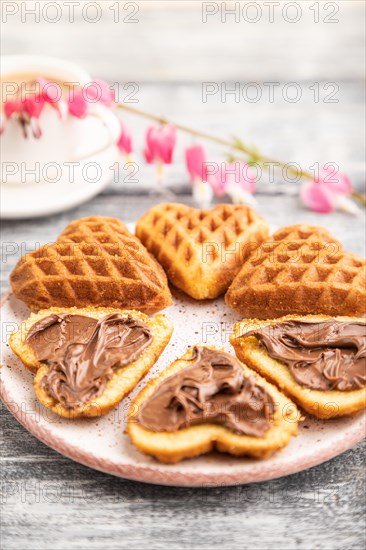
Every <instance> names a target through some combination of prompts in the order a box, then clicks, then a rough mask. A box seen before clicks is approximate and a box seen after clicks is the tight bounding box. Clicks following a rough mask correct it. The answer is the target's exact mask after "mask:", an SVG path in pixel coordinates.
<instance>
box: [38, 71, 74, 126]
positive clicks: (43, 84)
mask: <svg viewBox="0 0 366 550" xmlns="http://www.w3.org/2000/svg"><path fill="white" fill-rule="evenodd" d="M37 84H38V85H39V88H40V95H41V96H42V97H43V99H44V101H45V103H47V104H48V105H51V107H52V108H53V109H55V110H56V111H57V113H58V115H59V117H60V118H63V117H64V115H65V111H67V106H66V103H65V101H64V99H63V97H62V91H61V88H60V85H59V84H57V83H56V82H51V81H50V80H46V79H44V78H42V77H41V76H40V77H38V78H37Z"/></svg>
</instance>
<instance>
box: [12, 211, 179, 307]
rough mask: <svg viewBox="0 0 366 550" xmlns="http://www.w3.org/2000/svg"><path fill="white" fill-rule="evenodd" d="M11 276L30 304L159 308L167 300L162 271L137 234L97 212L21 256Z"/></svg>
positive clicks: (21, 294) (16, 288) (17, 288)
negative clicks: (52, 240)
mask: <svg viewBox="0 0 366 550" xmlns="http://www.w3.org/2000/svg"><path fill="white" fill-rule="evenodd" d="M11 281H12V286H13V290H14V293H15V295H16V296H17V297H19V298H20V299H22V300H24V301H25V302H26V303H27V304H28V305H29V306H30V307H31V308H32V309H40V308H43V307H52V306H59V307H61V306H69V307H70V306H74V305H76V306H78V307H82V306H88V305H95V306H100V307H102V306H103V307H107V306H110V307H112V306H114V307H126V308H133V307H136V308H138V309H140V310H141V311H148V310H149V309H152V310H156V311H158V310H159V309H161V307H165V306H166V305H168V304H169V302H170V299H168V298H167V297H168V296H170V295H169V290H168V287H167V282H166V277H165V274H164V272H163V270H162V269H161V267H160V266H159V265H158V264H157V263H156V262H155V261H154V259H153V258H152V257H151V256H150V255H149V254H148V253H147V251H146V250H145V249H144V247H143V246H142V245H141V243H140V242H139V241H138V239H136V237H134V236H133V235H132V234H131V233H129V231H128V229H127V227H126V226H125V225H124V224H123V223H122V222H119V221H118V220H115V219H112V218H101V217H97V216H96V217H90V218H85V219H83V220H78V221H76V222H72V223H71V224H70V225H69V226H68V227H67V228H66V229H65V231H64V232H63V233H62V234H61V235H60V237H59V238H58V239H57V241H56V243H52V244H49V245H46V246H44V247H42V248H40V249H39V250H36V251H35V252H32V253H30V254H28V255H26V256H25V257H24V258H22V259H21V260H20V262H19V263H18V265H17V267H16V268H15V270H14V272H13V274H12V276H11ZM160 306H161V307H160Z"/></svg>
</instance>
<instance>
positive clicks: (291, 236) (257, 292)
mask: <svg viewBox="0 0 366 550" xmlns="http://www.w3.org/2000/svg"><path fill="white" fill-rule="evenodd" d="M365 266H366V262H365V260H364V259H362V258H360V257H358V256H356V255H355V254H351V253H348V252H346V251H344V250H343V247H342V245H341V243H340V242H338V241H337V240H336V239H334V238H333V237H332V236H331V235H330V234H329V233H328V232H327V231H326V230H325V229H323V228H320V227H316V226H311V225H293V226H291V227H284V228H282V229H280V230H279V231H277V232H276V233H275V234H274V235H273V237H271V239H270V240H269V241H267V242H264V243H262V244H261V245H260V246H259V247H258V248H257V250H255V251H253V252H252V253H251V255H250V256H249V257H248V258H247V260H246V261H245V262H244V265H243V267H242V269H241V270H240V272H239V273H238V275H237V276H236V278H235V279H234V281H233V283H232V285H231V286H230V288H229V290H228V292H227V294H226V297H225V299H226V303H227V304H228V306H229V307H231V308H232V309H233V310H234V311H236V312H238V313H240V314H241V315H242V316H244V317H246V318H258V319H270V318H274V317H280V316H283V315H286V314H288V313H297V314H301V315H307V314H317V313H323V314H327V315H350V316H359V315H362V314H364V313H365V312H366V280H365Z"/></svg>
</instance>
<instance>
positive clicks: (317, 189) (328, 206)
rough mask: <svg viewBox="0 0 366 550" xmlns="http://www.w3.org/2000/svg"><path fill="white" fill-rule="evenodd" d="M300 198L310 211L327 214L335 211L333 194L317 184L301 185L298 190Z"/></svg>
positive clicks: (314, 182)
mask: <svg viewBox="0 0 366 550" xmlns="http://www.w3.org/2000/svg"><path fill="white" fill-rule="evenodd" d="M300 198H301V200H302V202H303V203H304V204H305V206H307V207H308V208H309V209H310V210H313V211H314V212H320V213H322V214H329V213H330V212H334V210H335V200H334V198H335V197H334V194H333V193H332V192H331V191H330V190H329V189H328V188H327V187H326V186H325V185H321V184H320V183H319V182H316V181H313V182H311V183H307V184H305V185H303V186H302V187H301V189H300Z"/></svg>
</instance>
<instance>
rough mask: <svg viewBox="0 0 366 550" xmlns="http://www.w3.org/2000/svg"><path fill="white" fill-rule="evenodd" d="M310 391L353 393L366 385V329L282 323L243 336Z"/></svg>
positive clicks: (353, 324)
mask: <svg viewBox="0 0 366 550" xmlns="http://www.w3.org/2000/svg"><path fill="white" fill-rule="evenodd" d="M248 336H255V337H256V338H258V340H259V341H260V342H261V343H262V344H263V346H264V347H265V348H266V350H267V352H268V354H269V355H270V356H271V357H273V358H274V359H278V360H280V361H282V362H283V363H285V364H286V365H288V367H289V368H290V371H291V373H292V374H293V376H294V378H295V380H296V381H297V382H298V383H299V384H301V385H302V386H305V387H307V388H311V389H312V390H325V391H326V390H340V391H347V390H357V389H359V388H362V387H363V386H364V385H365V384H366V325H365V324H364V323H362V322H356V321H347V322H343V321H336V320H335V319H330V320H329V321H322V322H313V321H286V322H283V323H277V324H275V325H267V326H265V327H261V328H259V329H258V330H252V331H250V332H247V333H246V334H245V335H244V337H245V338H247V337H248Z"/></svg>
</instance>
